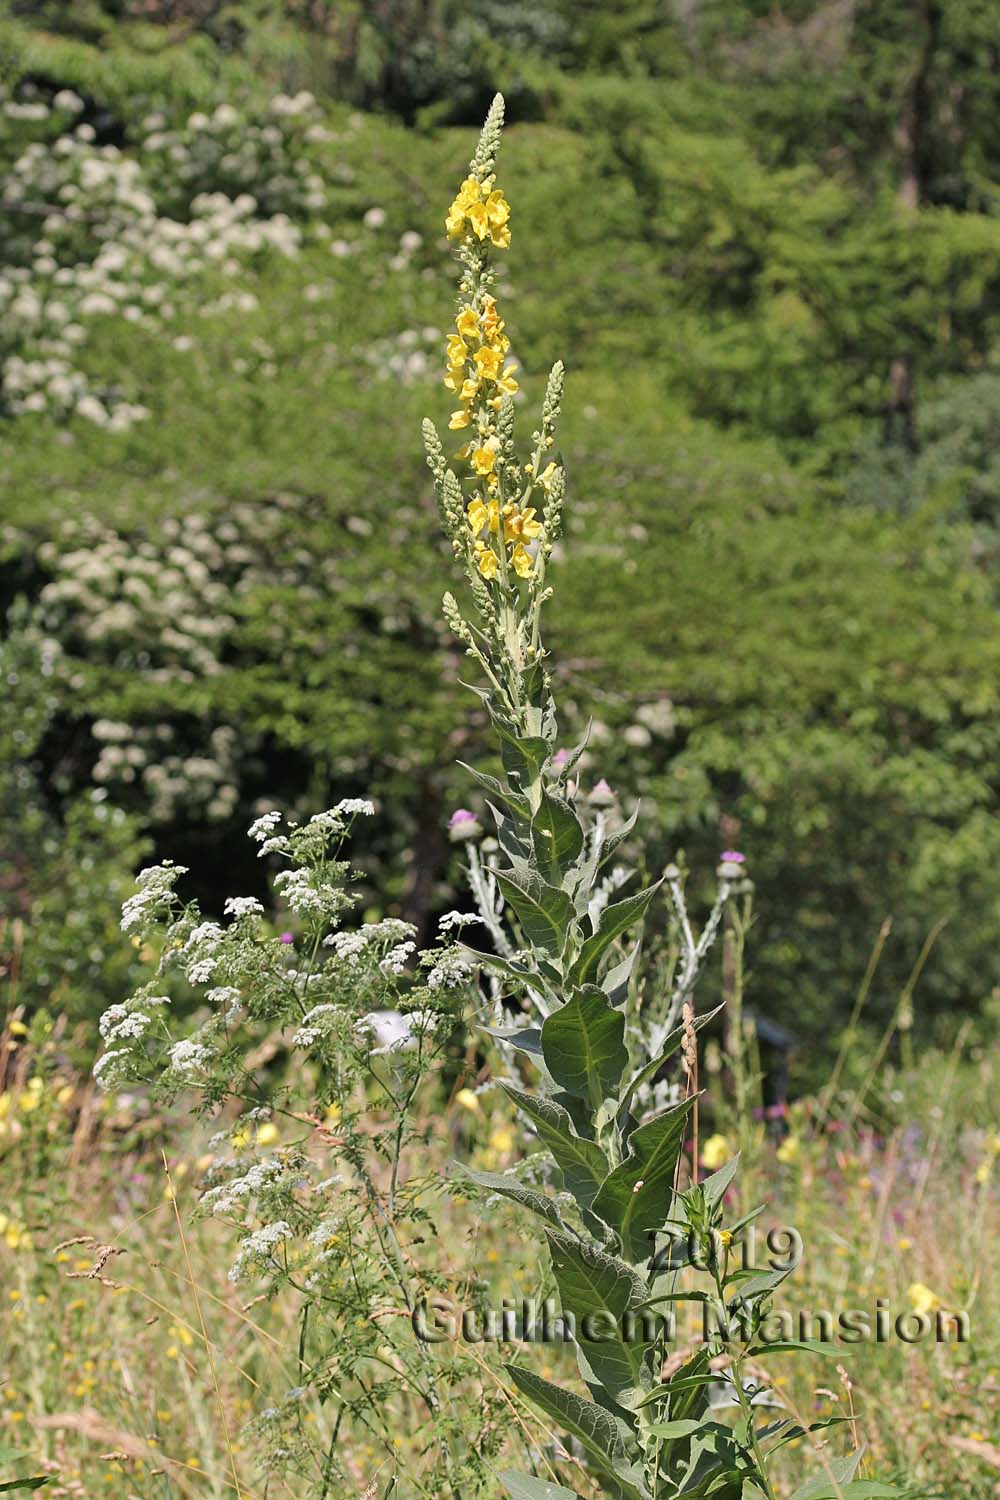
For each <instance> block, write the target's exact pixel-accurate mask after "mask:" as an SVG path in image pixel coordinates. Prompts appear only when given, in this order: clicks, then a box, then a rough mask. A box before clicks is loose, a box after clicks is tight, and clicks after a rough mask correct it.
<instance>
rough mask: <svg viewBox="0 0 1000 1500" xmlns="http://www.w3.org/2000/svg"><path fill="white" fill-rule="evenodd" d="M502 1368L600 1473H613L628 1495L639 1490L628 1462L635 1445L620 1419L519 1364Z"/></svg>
mask: <svg viewBox="0 0 1000 1500" xmlns="http://www.w3.org/2000/svg"><path fill="white" fill-rule="evenodd" d="M506 1370H507V1373H508V1375H509V1376H510V1378H511V1380H513V1382H514V1384H515V1385H516V1386H517V1388H518V1390H519V1391H520V1392H521V1394H522V1396H527V1397H528V1399H529V1400H530V1401H533V1402H534V1403H535V1405H536V1406H540V1407H541V1409H542V1411H544V1412H545V1413H546V1414H547V1415H548V1416H550V1417H551V1418H552V1419H553V1421H554V1422H558V1424H559V1426H560V1427H561V1428H562V1429H563V1430H564V1431H566V1432H569V1433H572V1435H573V1436H574V1437H575V1438H577V1439H578V1440H579V1441H580V1442H581V1443H582V1444H583V1446H584V1448H586V1450H587V1452H588V1453H589V1454H590V1457H591V1460H592V1461H593V1462H594V1464H595V1466H596V1467H597V1468H598V1469H599V1470H600V1471H601V1472H603V1473H608V1472H610V1473H612V1474H614V1475H616V1476H617V1477H618V1478H619V1480H620V1481H621V1482H622V1485H623V1487H624V1488H625V1489H626V1491H627V1492H628V1493H629V1495H630V1496H633V1495H637V1494H642V1493H643V1489H642V1479H641V1477H640V1475H639V1473H638V1472H637V1470H636V1469H635V1468H634V1467H633V1464H632V1460H633V1458H634V1457H635V1446H634V1444H633V1442H632V1441H631V1435H630V1433H629V1430H628V1428H627V1427H626V1425H625V1423H624V1422H623V1421H621V1420H620V1419H619V1418H617V1417H615V1416H612V1414H611V1412H609V1411H606V1410H605V1408H604V1407H603V1406H598V1405H597V1403H596V1402H594V1401H587V1400H585V1399H584V1398H583V1397H582V1396H578V1395H576V1393H575V1392H574V1391H565V1390H563V1389H562V1387H561V1386H558V1385H553V1384H552V1382H551V1381H550V1380H544V1379H543V1378H542V1377H541V1375H536V1374H535V1372H534V1371H533V1370H525V1369H522V1368H521V1367H520V1366H519V1365H507V1366H506Z"/></svg>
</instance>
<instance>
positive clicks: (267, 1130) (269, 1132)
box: [257, 1121, 278, 1146]
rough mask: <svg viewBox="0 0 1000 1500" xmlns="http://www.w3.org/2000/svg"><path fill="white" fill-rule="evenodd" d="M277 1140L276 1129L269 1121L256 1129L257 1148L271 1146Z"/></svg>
mask: <svg viewBox="0 0 1000 1500" xmlns="http://www.w3.org/2000/svg"><path fill="white" fill-rule="evenodd" d="M277 1139H278V1127H277V1125H274V1124H272V1123H271V1122H270V1121H268V1123H267V1124H265V1125H258V1127H257V1144H258V1146H273V1145H274V1143H275V1141H276V1140H277Z"/></svg>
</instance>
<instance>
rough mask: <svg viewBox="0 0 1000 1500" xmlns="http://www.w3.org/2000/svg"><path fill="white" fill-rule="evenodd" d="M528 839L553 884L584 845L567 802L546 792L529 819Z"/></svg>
mask: <svg viewBox="0 0 1000 1500" xmlns="http://www.w3.org/2000/svg"><path fill="white" fill-rule="evenodd" d="M531 843H532V847H533V849H534V851H535V858H536V859H537V861H538V868H539V870H541V872H542V874H543V875H544V876H545V879H546V880H548V881H550V882H551V883H552V884H553V885H555V884H558V882H559V881H560V880H561V879H562V878H563V875H564V873H565V872H566V871H567V870H568V869H569V868H570V867H571V866H572V865H573V863H574V861H575V860H576V859H577V858H578V857H579V855H580V851H581V850H582V849H583V829H582V828H581V826H580V821H579V819H578V818H577V815H576V813H575V812H574V811H573V809H572V807H570V805H569V803H568V802H564V801H563V799H562V797H557V796H555V795H554V793H552V792H545V793H544V794H543V796H542V800H541V803H540V804H539V807H538V811H537V812H536V813H535V815H534V817H533V818H532V820H531Z"/></svg>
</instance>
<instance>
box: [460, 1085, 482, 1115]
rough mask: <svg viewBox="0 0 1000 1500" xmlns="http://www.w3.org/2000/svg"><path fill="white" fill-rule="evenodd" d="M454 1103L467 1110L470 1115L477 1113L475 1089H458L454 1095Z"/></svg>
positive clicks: (477, 1100)
mask: <svg viewBox="0 0 1000 1500" xmlns="http://www.w3.org/2000/svg"><path fill="white" fill-rule="evenodd" d="M455 1103H456V1104H458V1105H461V1107H462V1109H467V1110H468V1111H469V1113H470V1114H474V1115H475V1114H478V1113H479V1099H478V1097H477V1095H476V1091H475V1089H459V1091H458V1093H457V1094H456V1095H455Z"/></svg>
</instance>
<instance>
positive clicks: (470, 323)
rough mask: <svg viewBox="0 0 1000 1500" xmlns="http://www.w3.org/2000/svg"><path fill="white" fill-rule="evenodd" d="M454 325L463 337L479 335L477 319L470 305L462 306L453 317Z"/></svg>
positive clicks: (476, 336)
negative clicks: (455, 316)
mask: <svg viewBox="0 0 1000 1500" xmlns="http://www.w3.org/2000/svg"><path fill="white" fill-rule="evenodd" d="M455 327H456V328H457V329H458V331H459V333H460V334H461V335H462V338H463V339H476V338H478V337H479V319H478V318H477V317H476V314H475V310H474V309H473V308H471V307H463V308H462V311H461V312H460V313H459V314H458V317H457V318H456V319H455Z"/></svg>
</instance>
